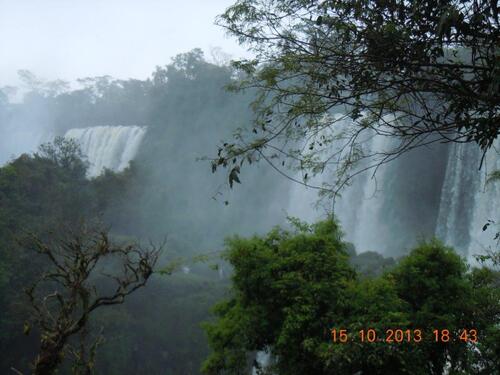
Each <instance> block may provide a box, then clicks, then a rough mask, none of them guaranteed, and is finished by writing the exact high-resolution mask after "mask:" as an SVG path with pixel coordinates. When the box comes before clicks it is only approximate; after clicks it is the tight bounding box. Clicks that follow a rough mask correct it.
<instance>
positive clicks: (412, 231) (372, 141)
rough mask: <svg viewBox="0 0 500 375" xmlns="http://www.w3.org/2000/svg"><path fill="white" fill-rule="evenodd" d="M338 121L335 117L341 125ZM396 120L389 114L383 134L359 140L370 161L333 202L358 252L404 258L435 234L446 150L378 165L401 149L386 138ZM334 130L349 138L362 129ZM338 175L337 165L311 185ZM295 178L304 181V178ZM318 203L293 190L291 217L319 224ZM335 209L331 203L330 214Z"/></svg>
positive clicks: (339, 145) (347, 123)
mask: <svg viewBox="0 0 500 375" xmlns="http://www.w3.org/2000/svg"><path fill="white" fill-rule="evenodd" d="M339 116H340V115H338V114H337V115H336V116H334V117H336V119H337V120H338V119H339ZM394 121H395V117H394V116H390V115H388V116H386V117H385V118H384V119H383V121H381V123H380V125H379V130H380V132H379V134H376V133H375V132H374V131H371V130H369V129H368V130H366V131H365V133H364V135H363V136H362V137H358V142H359V143H360V146H361V149H362V154H363V155H365V156H367V158H366V159H363V160H361V161H360V162H359V163H358V164H357V165H355V166H354V168H355V169H354V170H352V171H351V174H354V173H356V172H361V173H359V174H357V175H355V176H354V177H353V178H352V179H351V181H350V184H349V186H347V187H345V188H343V190H342V191H340V194H341V196H340V197H337V198H336V199H335V208H334V210H335V215H336V218H337V219H338V220H339V221H340V223H341V225H342V228H343V231H344V233H345V237H344V238H345V239H346V240H347V241H349V242H351V243H353V244H354V246H355V248H356V250H357V251H358V252H363V251H377V252H379V253H382V254H384V255H386V256H401V255H404V254H406V253H408V251H409V250H411V248H412V247H413V246H414V245H415V244H416V243H417V242H418V240H419V239H430V238H431V237H433V236H434V234H435V230H436V222H437V219H438V212H439V207H440V203H441V198H440V197H441V191H442V190H443V181H444V175H445V171H446V161H447V160H448V159H447V158H448V147H447V146H445V145H442V144H437V145H433V146H425V147H421V148H417V149H415V150H411V151H409V152H407V153H405V154H402V155H400V156H399V157H398V158H397V159H396V160H393V161H390V162H389V163H387V164H382V165H379V164H380V163H383V162H384V158H385V157H386V155H387V153H388V152H390V151H392V150H394V149H395V148H397V147H398V146H399V144H398V139H397V138H394V137H391V136H390V135H389V136H388V135H384V134H386V132H384V126H385V124H387V123H392V122H394ZM332 127H336V128H337V129H338V130H341V131H345V130H347V134H349V129H351V130H352V129H355V128H359V125H357V124H353V123H352V121H351V120H349V119H347V118H343V119H342V121H340V122H336V123H335V125H334V126H332ZM389 133H390V132H387V134H389ZM351 134H352V133H351ZM348 138H349V137H347V139H348ZM340 140H341V142H337V141H334V142H332V143H331V144H330V145H329V147H328V149H327V150H325V155H331V154H334V153H335V152H337V151H338V150H342V149H344V146H345V138H344V140H342V139H340ZM306 146H307V144H306ZM325 155H323V156H325ZM375 165H379V166H378V167H377V169H376V171H375V169H369V170H366V171H364V172H362V171H363V169H365V168H366V167H368V166H375ZM374 172H375V173H374ZM335 176H336V166H333V167H332V168H330V169H325V171H324V172H323V173H322V174H321V175H319V176H315V177H314V179H313V180H312V181H313V184H314V185H321V183H322V181H323V180H324V181H329V182H330V183H331V182H332V180H333V179H334V178H335ZM295 178H296V179H301V175H300V174H299V175H297V176H296V177H295ZM317 199H318V196H317V194H316V191H315V190H312V189H306V188H304V187H303V186H300V185H298V184H297V185H296V186H294V187H293V188H292V190H291V198H290V204H289V213H290V214H291V215H292V216H293V215H295V216H298V217H299V218H301V219H303V220H306V221H309V222H311V221H314V220H317V219H319V218H320V217H321V212H320V211H318V210H317V209H316V210H315V209H314V207H313V203H314V202H315V201H316V200H317ZM331 207H332V205H331V202H330V204H329V205H327V208H328V209H329V211H328V212H331Z"/></svg>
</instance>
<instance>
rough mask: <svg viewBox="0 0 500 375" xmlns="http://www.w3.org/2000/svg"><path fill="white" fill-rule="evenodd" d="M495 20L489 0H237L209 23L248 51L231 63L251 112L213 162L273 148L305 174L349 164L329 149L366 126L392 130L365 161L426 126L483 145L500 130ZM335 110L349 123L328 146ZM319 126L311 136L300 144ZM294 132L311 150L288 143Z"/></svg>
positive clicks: (400, 148)
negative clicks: (249, 96) (251, 92)
mask: <svg viewBox="0 0 500 375" xmlns="http://www.w3.org/2000/svg"><path fill="white" fill-rule="evenodd" d="M498 17H499V16H498V4H497V2H496V1H489V0H480V1H459V0H446V1H439V2H432V1H421V0H417V1H366V0H354V1H343V2H342V1H334V0H326V1H323V0H313V1H309V0H308V1H306V0H299V1H285V2H279V1H274V0H264V1H259V2H255V1H252V0H238V1H236V2H235V3H234V5H233V6H231V7H229V8H228V9H227V10H226V11H225V12H224V13H223V14H222V15H220V16H219V18H218V23H219V24H220V25H221V26H222V27H224V28H225V29H226V30H228V32H229V33H230V34H231V35H233V36H234V37H236V38H237V39H238V41H239V42H240V43H241V44H243V45H245V46H246V47H247V48H249V49H250V50H251V51H252V52H253V54H254V56H255V59H253V60H251V61H249V60H242V61H237V62H235V63H233V66H234V67H235V68H237V69H239V70H240V71H241V72H242V75H243V80H242V81H241V82H240V83H239V88H240V89H247V88H254V89H256V90H257V98H256V100H255V101H254V103H253V108H254V110H255V118H254V120H253V123H251V125H252V126H251V127H247V128H246V129H245V131H242V132H239V133H238V134H237V135H236V136H235V137H234V138H233V140H232V142H227V145H226V146H225V147H224V150H223V152H222V153H221V155H219V160H220V163H219V164H218V165H222V166H224V167H227V163H226V161H230V160H233V159H234V158H236V159H237V160H238V161H241V162H242V163H243V162H244V160H245V159H246V158H247V157H248V156H251V157H253V158H254V159H256V160H266V161H269V159H270V158H271V156H272V155H276V157H279V158H281V159H282V160H286V161H289V162H294V163H295V162H296V163H297V165H300V168H303V169H308V170H309V171H314V170H315V169H317V168H321V166H322V165H324V163H327V162H331V160H332V159H337V158H341V159H343V163H345V164H346V165H350V166H351V167H352V166H353V164H356V162H357V161H359V155H358V154H357V153H355V152H352V151H351V152H346V153H342V152H340V151H338V150H342V149H343V148H346V149H349V150H355V149H356V148H358V147H361V146H362V140H363V139H365V136H366V137H368V136H371V135H372V134H373V133H378V134H382V135H384V136H390V137H394V138H397V142H394V144H395V145H397V146H393V147H392V148H391V149H390V150H384V152H385V154H384V156H385V157H384V158H382V157H381V158H377V157H375V156H374V155H372V156H371V158H370V161H371V163H373V164H374V165H379V163H382V162H381V160H383V161H384V162H385V161H387V159H393V158H394V156H397V155H400V154H404V153H405V152H406V151H409V150H410V149H412V148H414V147H417V146H421V145H426V144H428V143H429V136H430V135H432V141H436V140H437V139H442V140H444V141H450V140H457V141H467V142H476V143H478V144H479V145H480V146H481V148H482V149H484V150H486V149H488V148H489V147H491V146H492V144H493V141H494V140H495V139H496V138H497V137H498V135H499V127H498V123H499V121H500V119H499V113H500V111H499V109H500V107H499V106H500V104H499V103H500V69H499V61H500V60H499V58H498V39H499V29H498V20H499V19H498ZM491 51H495V52H491ZM232 88H233V90H234V89H235V85H233V86H232ZM335 112H341V113H342V114H343V115H344V116H342V117H343V118H349V119H350V120H352V128H351V129H350V133H349V135H346V136H345V137H344V138H343V139H342V141H343V142H344V144H343V145H342V147H341V146H339V147H338V150H337V149H332V148H331V146H330V145H329V144H328V143H331V142H332V141H333V140H335V139H337V137H338V133H339V130H340V131H341V130H342V125H341V122H342V120H341V119H339V118H336V119H334V118H332V117H331V116H329V115H331V114H332V113H335ZM263 124H265V126H262V125H263ZM339 128H341V129H339ZM319 135H321V137H322V138H323V139H322V142H316V143H311V142H310V140H311V139H313V138H315V137H318V138H319ZM256 140H258V142H255V141H256ZM297 141H302V142H306V141H309V143H310V144H311V148H310V149H304V150H299V151H298V152H297V150H295V148H296V142H297ZM277 151H278V152H277ZM294 151H296V152H294ZM378 156H380V155H378ZM365 157H366V155H365ZM282 160H279V161H278V162H276V163H275V164H276V165H279V162H281V161H282ZM308 160H315V162H314V163H310V164H309V166H307V165H306V166H304V164H303V163H304V162H306V161H308ZM351 173H352V172H349V171H344V173H343V175H342V176H339V181H336V182H335V183H334V184H332V185H334V186H331V187H329V188H330V189H334V188H335V189H337V188H338V187H339V186H342V185H343V184H345V183H346V182H348V181H349V178H350V177H351Z"/></svg>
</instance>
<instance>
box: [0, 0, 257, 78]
mask: <svg viewBox="0 0 500 375" xmlns="http://www.w3.org/2000/svg"><path fill="white" fill-rule="evenodd" d="M234 2H235V0H43V1H42V0H0V56H2V58H1V59H0V87H2V86H5V85H17V84H18V83H19V80H18V78H17V71H18V70H20V69H27V70H30V71H31V72H33V73H34V74H35V75H36V76H38V77H40V78H42V79H46V80H53V79H63V80H67V81H74V80H75V79H76V78H83V77H90V76H101V75H111V76H113V77H116V78H123V79H126V78H137V79H145V78H147V77H149V76H150V74H151V73H152V72H153V70H154V68H155V66H157V65H165V64H167V63H169V62H170V59H171V57H173V56H175V55H177V54H179V53H183V52H187V51H189V50H191V49H193V48H197V47H198V48H202V49H203V50H204V51H205V54H206V56H207V58H208V59H209V60H210V59H211V53H210V51H211V50H213V49H214V48H217V47H220V48H221V49H222V50H223V51H224V52H226V53H228V54H230V55H231V56H232V57H234V58H237V57H242V56H248V54H247V53H246V52H245V50H244V49H243V48H241V47H240V46H239V45H238V44H237V42H236V40H235V39H234V38H231V37H229V36H227V35H226V33H225V31H224V30H223V29H222V28H221V27H219V26H216V25H214V21H215V17H216V16H217V15H219V14H220V13H222V12H223V11H224V10H225V9H226V8H227V7H228V6H230V5H231V4H233V3H234Z"/></svg>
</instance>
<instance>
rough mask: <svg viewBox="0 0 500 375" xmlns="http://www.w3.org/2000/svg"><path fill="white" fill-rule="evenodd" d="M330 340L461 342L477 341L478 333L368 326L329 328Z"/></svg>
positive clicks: (334, 341)
mask: <svg viewBox="0 0 500 375" xmlns="http://www.w3.org/2000/svg"><path fill="white" fill-rule="evenodd" d="M330 334H331V340H332V342H333V343H336V344H338V343H340V344H346V343H348V342H353V341H354V342H362V343H365V342H366V343H377V342H384V343H388V344H392V343H396V344H401V343H419V342H422V341H424V340H425V341H426V342H429V341H431V342H440V343H447V342H457V341H458V342H463V343H469V342H470V343H477V342H478V333H477V329H474V328H471V329H465V328H464V329H460V330H456V331H450V330H448V329H434V330H430V331H424V330H423V329H401V328H389V329H385V330H382V331H379V330H376V329H373V328H368V329H361V330H359V331H357V332H351V331H348V330H347V329H336V328H332V329H331V330H330Z"/></svg>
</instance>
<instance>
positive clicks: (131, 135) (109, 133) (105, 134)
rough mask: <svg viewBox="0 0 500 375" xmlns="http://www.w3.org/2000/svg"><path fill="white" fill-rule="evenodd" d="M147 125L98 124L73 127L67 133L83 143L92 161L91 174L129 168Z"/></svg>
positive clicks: (82, 147) (96, 174)
mask: <svg viewBox="0 0 500 375" xmlns="http://www.w3.org/2000/svg"><path fill="white" fill-rule="evenodd" d="M145 134H146V128H145V127H140V126H94V127H89V128H81V129H70V130H68V131H67V132H66V134H65V135H64V137H65V138H67V139H74V140H75V141H76V142H78V143H79V144H80V147H81V150H82V152H83V154H84V155H85V156H86V157H87V159H88V161H89V164H90V166H89V169H88V171H87V175H88V177H95V176H98V175H99V174H101V173H102V171H103V169H104V168H108V169H111V170H113V171H116V172H118V171H121V170H123V169H125V168H126V167H127V166H128V164H129V162H130V161H131V160H132V159H133V158H134V157H135V155H136V153H137V151H138V149H139V146H140V144H141V141H142V139H143V137H144V135H145Z"/></svg>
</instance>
